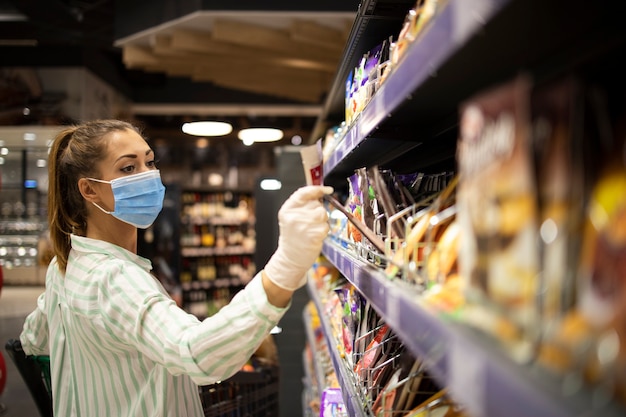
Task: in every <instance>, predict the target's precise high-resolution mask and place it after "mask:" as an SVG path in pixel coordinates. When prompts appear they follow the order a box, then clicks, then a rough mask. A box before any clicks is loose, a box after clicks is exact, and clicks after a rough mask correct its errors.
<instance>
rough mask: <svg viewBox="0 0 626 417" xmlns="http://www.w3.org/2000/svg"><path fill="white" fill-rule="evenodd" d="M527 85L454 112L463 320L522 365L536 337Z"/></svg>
mask: <svg viewBox="0 0 626 417" xmlns="http://www.w3.org/2000/svg"><path fill="white" fill-rule="evenodd" d="M529 100H530V82H529V80H528V79H527V78H525V77H523V76H520V77H518V78H516V79H514V80H512V81H510V82H508V83H506V84H504V85H500V86H498V87H496V88H493V89H491V90H489V91H485V92H483V93H481V94H479V95H477V96H476V97H474V98H472V99H470V100H469V101H467V102H466V103H464V104H463V105H462V107H461V123H460V137H459V140H458V147H457V158H458V165H459V178H460V179H459V185H458V192H457V205H458V217H457V218H458V220H459V225H460V227H461V231H460V233H461V235H460V242H459V255H458V262H459V271H460V273H461V276H462V277H463V278H464V279H465V280H466V281H465V294H466V298H467V304H466V306H465V309H464V311H463V320H465V321H466V322H468V323H470V324H472V325H474V326H476V327H478V328H481V329H483V330H485V331H486V332H488V333H491V334H493V335H494V336H496V338H498V339H499V340H501V341H502V342H503V345H504V346H505V347H506V349H507V350H508V352H509V353H510V354H511V356H512V357H514V358H516V359H518V360H519V361H523V362H525V361H528V360H530V359H531V357H532V356H533V353H534V347H535V344H536V341H537V337H538V328H539V326H538V319H539V311H538V307H537V297H538V290H539V282H538V276H539V252H538V247H537V241H538V232H537V223H538V214H537V211H538V210H537V201H536V189H535V181H534V167H533V164H532V155H531V153H530V132H529V130H530V121H529V119H530V115H529V110H530V109H529Z"/></svg>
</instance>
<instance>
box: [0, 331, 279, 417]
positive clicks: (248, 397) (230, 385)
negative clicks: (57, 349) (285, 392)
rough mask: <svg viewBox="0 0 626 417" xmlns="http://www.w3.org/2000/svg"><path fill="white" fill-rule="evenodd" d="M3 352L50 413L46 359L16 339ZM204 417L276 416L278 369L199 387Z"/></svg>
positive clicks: (44, 410) (44, 415)
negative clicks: (31, 351)
mask: <svg viewBox="0 0 626 417" xmlns="http://www.w3.org/2000/svg"><path fill="white" fill-rule="evenodd" d="M5 348H6V351H7V352H8V354H9V357H10V358H11V360H12V361H13V363H14V364H15V366H16V367H17V369H18V371H19V372H20V375H21V376H22V378H23V379H24V382H25V383H26V385H27V387H28V390H29V391H30V393H31V395H32V396H33V399H34V400H35V403H36V405H37V409H38V410H39V413H40V414H41V416H42V417H51V416H52V397H51V393H52V389H51V386H50V358H49V357H48V356H29V355H26V354H25V353H24V350H23V349H22V344H21V343H20V341H19V340H15V339H10V340H9V341H8V342H7V343H6V346H5ZM199 393H200V399H201V401H202V408H203V410H204V415H205V417H276V416H277V415H278V368H277V367H275V366H271V367H266V368H261V369H260V370H255V371H250V372H247V371H239V372H237V373H236V374H235V375H233V376H232V377H230V378H228V379H226V380H224V381H220V382H218V383H215V384H211V385H204V386H201V387H199Z"/></svg>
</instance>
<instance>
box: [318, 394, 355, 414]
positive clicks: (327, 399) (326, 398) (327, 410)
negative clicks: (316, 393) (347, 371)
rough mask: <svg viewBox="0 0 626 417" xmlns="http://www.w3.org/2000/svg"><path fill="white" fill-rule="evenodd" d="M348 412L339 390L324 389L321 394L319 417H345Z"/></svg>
mask: <svg viewBox="0 0 626 417" xmlns="http://www.w3.org/2000/svg"><path fill="white" fill-rule="evenodd" d="M347 416H348V411H347V409H346V406H345V404H344V402H343V396H342V394H341V389H340V388H326V389H325V390H324V391H323V392H322V403H321V407H320V417H347Z"/></svg>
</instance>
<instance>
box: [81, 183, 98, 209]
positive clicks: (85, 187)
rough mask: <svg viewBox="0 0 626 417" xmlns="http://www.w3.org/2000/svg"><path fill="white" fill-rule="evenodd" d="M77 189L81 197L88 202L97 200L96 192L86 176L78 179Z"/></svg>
mask: <svg viewBox="0 0 626 417" xmlns="http://www.w3.org/2000/svg"><path fill="white" fill-rule="evenodd" d="M78 191H79V192H80V194H81V195H82V196H83V198H84V199H85V200H86V201H88V202H90V203H93V202H95V201H99V198H98V193H97V192H96V190H95V188H94V187H93V184H92V183H91V181H89V180H88V179H87V178H81V179H79V180H78Z"/></svg>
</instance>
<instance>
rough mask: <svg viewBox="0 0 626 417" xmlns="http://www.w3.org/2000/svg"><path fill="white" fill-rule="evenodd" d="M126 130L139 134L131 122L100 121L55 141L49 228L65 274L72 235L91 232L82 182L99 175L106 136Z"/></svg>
mask: <svg viewBox="0 0 626 417" xmlns="http://www.w3.org/2000/svg"><path fill="white" fill-rule="evenodd" d="M124 130H134V131H136V132H138V130H137V128H136V127H134V126H133V125H131V124H130V123H127V122H123V121H119V120H96V121H93V122H88V123H86V124H83V125H79V126H72V127H68V128H66V129H64V130H62V131H61V132H59V133H58V134H57V136H56V137H55V138H54V142H53V144H52V147H51V148H50V155H49V158H48V183H49V184H48V225H49V228H50V240H51V242H52V250H53V253H54V255H55V256H56V259H57V264H58V267H59V269H60V270H61V271H62V272H65V270H66V269H67V260H68V257H69V253H70V249H71V240H70V235H71V234H77V235H80V236H85V235H86V233H87V207H86V204H85V200H84V199H83V197H82V195H81V194H80V191H79V189H78V180H79V179H80V178H83V177H89V176H97V175H96V174H97V173H96V172H95V170H96V168H95V165H96V163H95V162H96V161H99V160H102V158H103V157H104V155H105V152H106V142H105V139H104V137H105V136H106V135H107V134H108V133H111V132H114V131H124ZM138 133H139V132H138Z"/></svg>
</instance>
